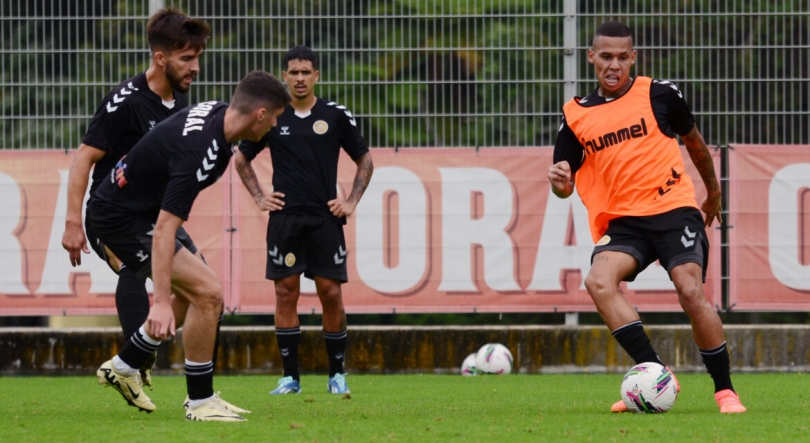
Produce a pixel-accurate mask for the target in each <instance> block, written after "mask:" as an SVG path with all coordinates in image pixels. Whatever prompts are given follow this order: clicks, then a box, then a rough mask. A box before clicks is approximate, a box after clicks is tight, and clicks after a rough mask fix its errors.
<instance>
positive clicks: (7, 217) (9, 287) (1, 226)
mask: <svg viewBox="0 0 810 443" xmlns="http://www.w3.org/2000/svg"><path fill="white" fill-rule="evenodd" d="M0 207H2V208H3V211H2V214H0V263H2V265H3V272H0V293H2V294H28V293H30V291H29V290H28V287H26V286H25V282H23V276H22V261H23V254H22V247H21V246H20V240H19V239H18V238H17V236H16V235H14V230H15V229H17V225H19V224H20V217H21V216H22V197H21V196H20V187H19V186H17V182H15V181H14V179H13V178H11V177H9V176H8V175H6V174H3V173H0Z"/></svg>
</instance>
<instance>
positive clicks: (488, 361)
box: [475, 343, 514, 375]
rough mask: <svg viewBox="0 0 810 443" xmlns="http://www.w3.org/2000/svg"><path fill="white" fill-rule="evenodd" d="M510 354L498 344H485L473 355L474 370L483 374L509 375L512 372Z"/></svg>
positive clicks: (512, 360)
mask: <svg viewBox="0 0 810 443" xmlns="http://www.w3.org/2000/svg"><path fill="white" fill-rule="evenodd" d="M513 362H514V358H512V353H511V352H509V349H508V348H507V347H506V346H504V345H502V344H500V343H487V344H485V345H484V346H481V349H479V350H478V352H477V353H476V354H475V369H476V370H477V371H478V372H479V373H484V374H504V375H505V374H509V373H510V372H512V363H513Z"/></svg>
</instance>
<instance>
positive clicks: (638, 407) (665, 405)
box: [621, 363, 678, 414]
mask: <svg viewBox="0 0 810 443" xmlns="http://www.w3.org/2000/svg"><path fill="white" fill-rule="evenodd" d="M621 389H622V391H621V395H622V400H623V401H624V404H625V405H627V409H629V410H630V411H631V412H636V413H639V414H653V413H658V412H667V411H669V410H670V409H672V406H674V405H675V399H676V398H678V388H677V382H676V381H675V377H674V376H673V375H672V372H670V370H669V369H668V368H667V367H665V366H662V365H659V364H658V363H641V364H638V365H635V366H633V367H632V368H631V369H630V370H629V371H627V374H625V376H624V379H623V380H622V388H621Z"/></svg>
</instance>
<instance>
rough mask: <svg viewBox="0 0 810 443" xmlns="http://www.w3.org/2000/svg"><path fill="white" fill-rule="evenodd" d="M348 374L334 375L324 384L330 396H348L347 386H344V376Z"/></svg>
mask: <svg viewBox="0 0 810 443" xmlns="http://www.w3.org/2000/svg"><path fill="white" fill-rule="evenodd" d="M347 375H349V374H335V376H334V377H331V378H330V379H329V383H327V384H326V389H327V390H328V391H329V392H330V393H332V394H348V393H349V392H351V391H349V386H348V385H346V376H347Z"/></svg>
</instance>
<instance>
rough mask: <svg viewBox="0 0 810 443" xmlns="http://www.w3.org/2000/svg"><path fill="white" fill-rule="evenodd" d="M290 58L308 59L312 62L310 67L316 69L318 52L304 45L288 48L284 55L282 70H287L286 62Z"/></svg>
mask: <svg viewBox="0 0 810 443" xmlns="http://www.w3.org/2000/svg"><path fill="white" fill-rule="evenodd" d="M290 60H308V61H311V62H312V68H313V69H315V70H316V71H317V70H318V54H316V53H315V51H313V50H312V49H311V48H310V47H308V46H304V45H297V46H293V47H292V48H290V50H289V51H287V54H286V55H285V56H284V70H285V71H286V70H287V64H288V63H289V62H290Z"/></svg>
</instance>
